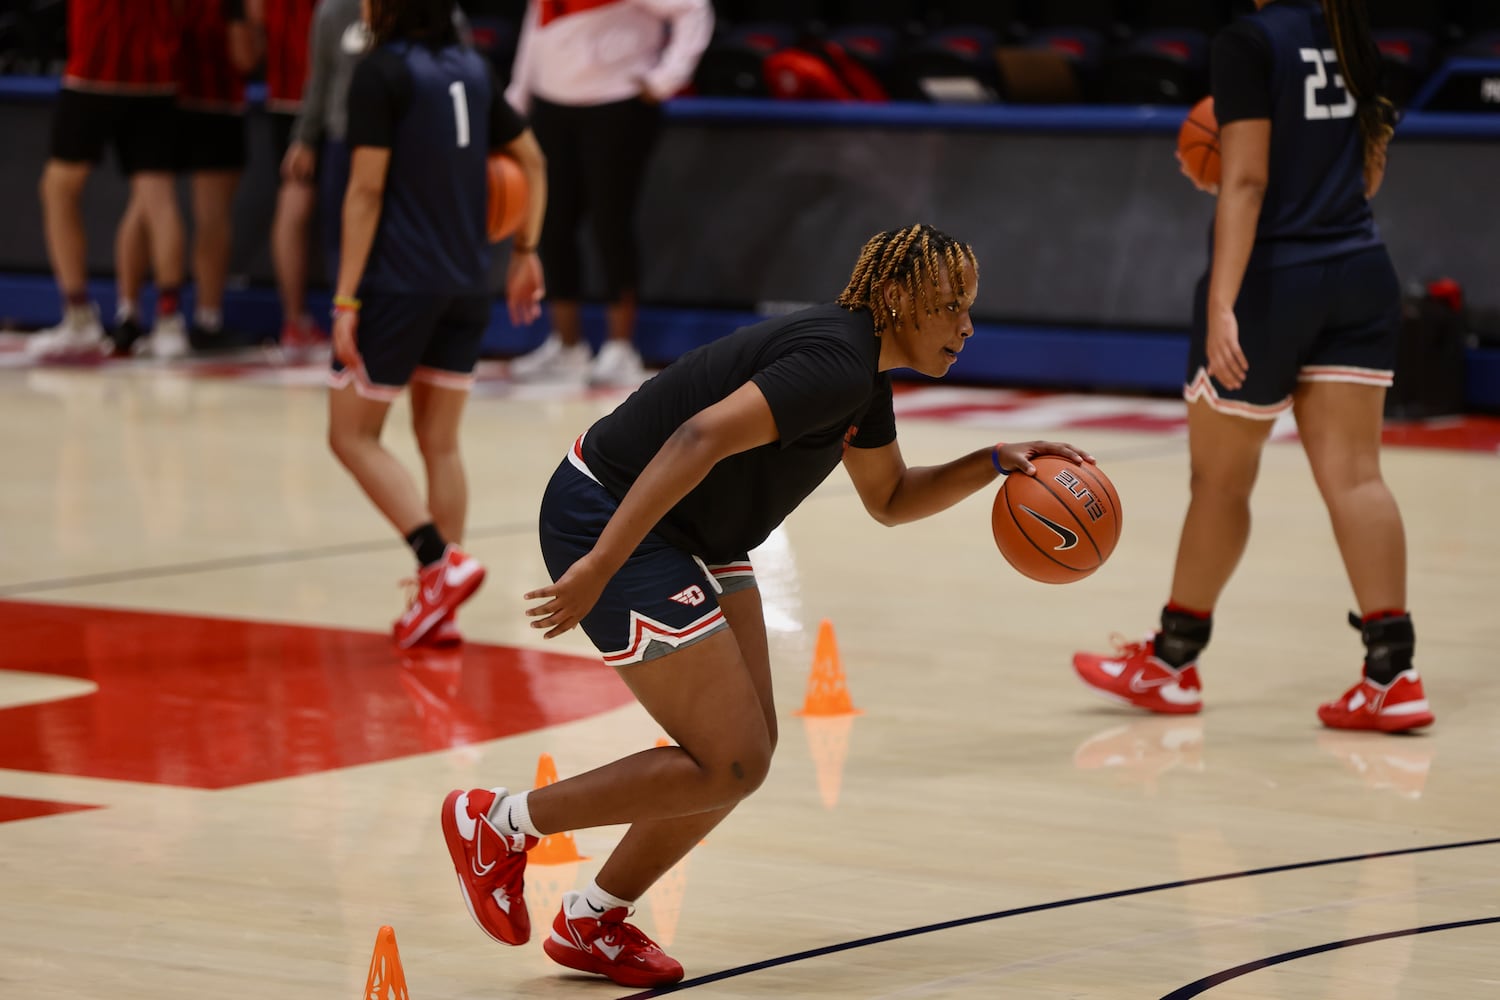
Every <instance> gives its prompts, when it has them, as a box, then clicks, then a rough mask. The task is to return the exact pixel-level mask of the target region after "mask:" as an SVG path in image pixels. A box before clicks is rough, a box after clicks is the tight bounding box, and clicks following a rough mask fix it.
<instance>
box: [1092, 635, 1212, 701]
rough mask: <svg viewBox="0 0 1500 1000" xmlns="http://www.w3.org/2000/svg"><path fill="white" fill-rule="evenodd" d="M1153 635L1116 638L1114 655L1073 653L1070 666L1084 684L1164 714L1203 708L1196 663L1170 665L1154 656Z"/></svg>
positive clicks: (1103, 693)
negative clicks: (1128, 639)
mask: <svg viewBox="0 0 1500 1000" xmlns="http://www.w3.org/2000/svg"><path fill="white" fill-rule="evenodd" d="M1155 644H1156V637H1155V635H1153V636H1151V637H1150V638H1149V639H1144V640H1142V641H1141V642H1125V641H1124V640H1123V639H1121V638H1119V637H1116V638H1115V652H1114V655H1113V656H1104V655H1102V654H1099V653H1074V654H1073V669H1074V670H1076V671H1077V672H1078V676H1079V677H1080V678H1081V679H1082V680H1083V682H1084V683H1085V684H1087V685H1088V686H1089V687H1091V688H1093V689H1094V690H1095V691H1097V692H1099V693H1100V694H1102V695H1104V696H1105V697H1106V698H1111V699H1113V700H1115V701H1122V702H1124V703H1125V704H1127V705H1134V706H1135V707H1136V708H1144V709H1145V710H1146V711H1148V712H1159V713H1161V714H1164V715H1192V714H1194V713H1196V712H1198V711H1199V710H1201V709H1202V708H1203V693H1202V689H1203V685H1202V684H1200V683H1199V682H1198V664H1197V662H1196V661H1195V662H1192V663H1187V664H1184V665H1183V666H1181V667H1172V666H1169V665H1168V664H1166V663H1165V662H1164V661H1162V660H1159V659H1157V658H1156V645H1155Z"/></svg>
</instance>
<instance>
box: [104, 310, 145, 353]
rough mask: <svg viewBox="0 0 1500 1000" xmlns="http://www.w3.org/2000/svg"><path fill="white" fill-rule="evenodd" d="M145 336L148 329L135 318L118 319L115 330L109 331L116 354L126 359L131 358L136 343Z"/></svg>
mask: <svg viewBox="0 0 1500 1000" xmlns="http://www.w3.org/2000/svg"><path fill="white" fill-rule="evenodd" d="M145 335H146V328H145V327H144V326H142V325H141V321H140V320H139V319H137V318H136V317H134V316H125V317H123V318H117V319H116V320H115V328H114V329H113V330H110V331H109V339H110V340H111V341H112V342H113V344H114V353H116V354H118V355H120V356H121V357H126V358H128V357H130V354H131V351H132V349H133V348H134V347H135V342H136V341H137V340H140V339H141V338H142V337H144V336H145Z"/></svg>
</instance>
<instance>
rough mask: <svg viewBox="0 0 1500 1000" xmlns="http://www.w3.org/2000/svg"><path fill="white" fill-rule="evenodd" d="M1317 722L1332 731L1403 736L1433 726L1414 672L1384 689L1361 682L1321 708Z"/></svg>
mask: <svg viewBox="0 0 1500 1000" xmlns="http://www.w3.org/2000/svg"><path fill="white" fill-rule="evenodd" d="M1318 718H1319V719H1321V720H1322V721H1323V725H1325V726H1327V727H1328V728H1330V729H1376V730H1379V731H1380V732H1382V733H1402V732H1405V731H1406V730H1408V729H1420V728H1422V727H1423V726H1430V725H1432V722H1433V716H1432V709H1431V708H1430V707H1429V706H1428V704H1427V693H1426V692H1425V691H1423V690H1422V678H1420V677H1418V676H1417V672H1416V670H1415V669H1412V670H1403V671H1402V672H1401V673H1399V674H1397V675H1396V679H1395V680H1393V681H1391V682H1390V683H1389V684H1385V685H1381V684H1376V683H1375V682H1374V681H1372V680H1370V678H1368V677H1362V678H1360V681H1359V683H1358V684H1356V685H1354V686H1353V687H1352V688H1350V689H1349V690H1347V691H1345V692H1344V696H1343V697H1342V698H1340V699H1339V700H1338V701H1330V702H1327V703H1325V704H1322V705H1319V706H1318Z"/></svg>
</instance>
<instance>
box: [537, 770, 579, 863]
mask: <svg viewBox="0 0 1500 1000" xmlns="http://www.w3.org/2000/svg"><path fill="white" fill-rule="evenodd" d="M556 782H557V765H556V764H555V763H553V760H552V755H551V754H550V753H544V754H542V756H541V758H540V759H539V760H538V761H537V762H536V787H537V788H546V787H547V786H548V785H551V784H555V783H556ZM527 855H528V857H527V860H528V861H529V862H530V863H531V864H534V865H566V864H570V863H572V862H574V861H587V860H588V858H586V857H584V856H583V855H581V854H579V853H578V845H577V844H575V843H574V842H573V835H572V834H571V833H568V832H566V831H564V832H562V833H549V834H547V835H546V836H545V837H543V838H542V839H541V842H540V843H538V844H537V845H536V846H535V847H533V848H532V849H531V850H530V851H528V852H527Z"/></svg>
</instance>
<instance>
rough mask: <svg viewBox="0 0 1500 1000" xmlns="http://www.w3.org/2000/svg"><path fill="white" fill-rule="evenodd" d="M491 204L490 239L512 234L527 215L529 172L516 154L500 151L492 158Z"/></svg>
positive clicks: (494, 239) (501, 238)
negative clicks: (522, 167) (527, 172)
mask: <svg viewBox="0 0 1500 1000" xmlns="http://www.w3.org/2000/svg"><path fill="white" fill-rule="evenodd" d="M489 178H490V204H489V209H490V212H489V219H488V225H487V228H488V230H489V236H490V242H491V243H499V242H500V241H501V240H503V239H506V238H507V237H509V236H511V235H512V234H513V233H515V231H516V230H517V229H520V228H521V223H522V222H523V221H525V218H526V175H525V174H523V173H522V172H521V165H520V164H519V163H517V162H516V161H515V159H514V158H513V157H509V156H506V155H504V154H503V153H497V154H496V155H494V156H491V157H490V158H489Z"/></svg>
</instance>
